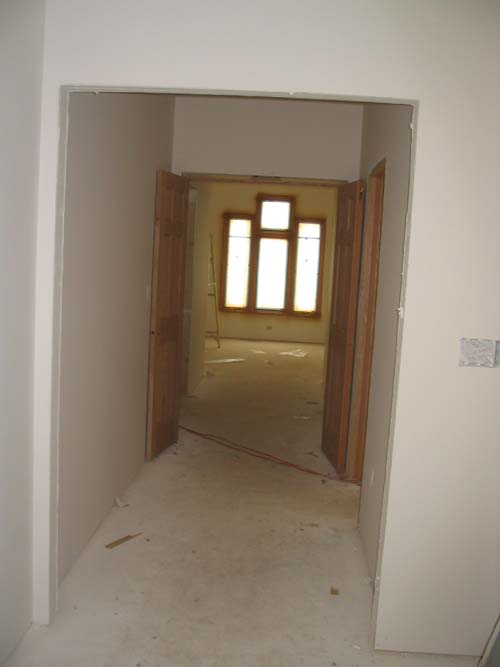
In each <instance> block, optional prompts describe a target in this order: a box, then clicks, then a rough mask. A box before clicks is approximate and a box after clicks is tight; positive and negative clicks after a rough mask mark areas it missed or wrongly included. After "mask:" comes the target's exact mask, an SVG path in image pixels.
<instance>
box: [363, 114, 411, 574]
mask: <svg viewBox="0 0 500 667" xmlns="http://www.w3.org/2000/svg"><path fill="white" fill-rule="evenodd" d="M411 120H412V108H411V107H408V106H406V107H404V106H400V105H386V104H383V105H382V104H367V105H366V106H365V113H364V122H363V147H362V153H361V177H362V178H364V179H365V181H368V177H369V174H370V172H371V171H372V169H373V168H374V167H375V166H376V165H377V164H378V163H379V162H380V161H381V160H383V159H384V158H385V160H386V173H385V188H384V209H383V222H382V234H381V239H380V261H379V280H378V290H377V314H376V318H375V335H374V341H373V357H372V375H371V383H370V401H369V409H368V423H367V433H366V449H365V460H364V468H363V486H362V489H361V508H360V517H359V518H360V529H361V536H362V538H363V543H364V546H365V550H366V554H367V558H368V565H369V568H370V574H371V575H372V577H373V579H375V572H376V565H377V554H378V545H379V535H380V519H381V516H382V501H383V495H384V483H385V468H386V463H387V449H388V445H389V432H390V425H391V407H392V398H393V383H394V373H395V366H396V346H397V342H398V324H399V316H398V313H397V310H396V309H397V308H398V306H399V303H400V298H401V273H402V270H403V250H404V241H405V231H406V211H407V206H408V187H409V170H410V157H411V156H410V149H411V130H410V123H411Z"/></svg>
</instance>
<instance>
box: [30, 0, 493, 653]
mask: <svg viewBox="0 0 500 667" xmlns="http://www.w3.org/2000/svg"><path fill="white" fill-rule="evenodd" d="M146 7H147V9H144V5H143V4H140V3H137V2H133V1H132V0H109V1H108V2H106V3H104V4H103V3H101V2H97V0H91V1H90V2H89V0H74V1H73V2H71V3H68V2H66V1H65V0H49V2H48V14H47V30H46V45H47V46H46V59H45V68H44V82H43V106H42V138H41V176H40V194H39V221H38V232H39V239H38V245H37V295H36V318H37V339H36V359H35V362H36V363H35V377H36V384H35V392H36V393H35V432H36V443H35V445H36V448H37V452H38V461H37V466H36V469H35V472H36V475H37V479H39V480H40V484H39V486H38V489H37V496H36V501H37V503H36V505H37V516H36V519H37V525H38V526H39V532H38V534H37V535H36V537H37V539H36V542H35V557H36V559H37V562H39V563H42V564H43V565H44V567H46V563H47V562H48V560H49V556H50V552H49V549H48V548H47V542H46V541H44V539H42V538H43V536H44V535H45V536H48V535H49V531H50V527H51V521H52V520H53V516H54V513H53V512H51V511H50V509H51V506H50V502H49V501H50V498H51V495H50V493H52V494H54V490H55V478H54V476H53V475H52V477H51V481H52V483H51V485H50V487H47V486H45V487H43V486H42V482H45V483H46V482H47V480H48V479H49V473H50V470H51V465H52V466H53V461H54V459H55V457H56V453H57V439H56V438H55V437H54V433H53V431H52V428H51V416H52V414H53V412H54V410H55V409H56V407H57V405H56V404H55V403H54V401H53V398H51V397H53V391H54V390H55V391H57V378H56V379H55V380H54V382H53V379H52V375H51V368H52V366H51V364H50V362H51V360H53V357H52V355H53V349H52V345H53V342H54V340H56V341H57V335H56V334H57V331H56V330H55V329H54V328H53V319H52V314H54V315H55V321H56V322H57V319H58V312H59V311H58V302H57V293H58V292H57V281H56V282H54V281H55V278H58V277H59V276H58V273H57V269H56V267H57V260H58V258H59V253H60V247H61V246H60V237H59V235H57V234H56V220H57V207H56V202H57V197H56V192H57V190H56V186H57V179H58V159H57V146H58V140H59V95H60V87H61V85H65V84H79V85H88V86H98V85H102V86H117V87H120V86H124V87H126V86H132V87H133V86H137V85H142V86H146V87H153V88H158V89H168V88H177V89H179V88H184V89H185V88H189V87H191V88H199V89H207V88H211V89H219V90H221V89H222V90H229V91H248V93H249V94H254V92H253V91H262V92H265V93H279V91H286V93H285V94H288V93H289V92H292V91H306V93H309V94H311V95H314V94H325V95H332V96H344V97H348V98H351V99H352V98H356V97H358V98H359V97H368V98H370V97H371V98H378V99H380V98H383V99H388V100H391V99H392V100H400V101H407V100H417V101H418V106H419V111H418V130H417V135H416V158H415V174H414V183H413V192H412V197H411V201H412V234H411V242H410V250H409V262H408V278H407V290H406V297H405V305H406V310H405V321H404V330H403V338H402V349H401V366H400V372H399V387H398V393H397V397H396V407H395V425H394V430H393V433H394V440H393V442H394V444H393V447H392V448H391V449H390V454H389V456H390V462H391V470H390V478H389V488H388V495H387V498H386V513H385V514H384V518H383V527H384V544H383V554H382V562H381V567H382V569H381V582H380V596H379V598H378V600H377V605H376V608H375V612H376V617H377V627H376V645H377V646H378V647H380V648H387V649H402V650H416V651H427V652H432V651H438V652H448V653H471V654H478V653H479V652H480V651H481V649H482V646H483V645H484V643H485V640H486V637H487V634H488V632H489V630H490V629H491V627H492V625H493V623H494V620H495V617H496V614H497V613H498V608H499V606H500V572H499V569H498V562H499V558H500V515H499V512H500V509H499V508H500V498H499V489H500V469H499V466H498V460H499V447H500V417H499V411H498V395H499V392H500V370H498V369H494V370H486V369H467V368H459V367H458V365H457V355H458V342H457V341H458V339H459V338H460V337H461V336H464V335H465V336H480V337H486V338H500V301H499V299H498V294H497V291H498V284H499V282H500V262H499V261H498V247H499V243H500V227H499V225H498V218H499V213H500V211H499V200H498V182H499V176H500V174H499V164H498V153H497V150H498V146H499V141H498V138H499V136H498V129H499V128H498V118H499V115H500V108H499V96H498V87H499V65H498V41H499V30H500V17H499V13H498V12H499V9H498V3H497V2H496V1H495V0H481V2H474V3H471V2H469V1H468V0H436V2H432V3H422V2H421V1H420V0H408V2H404V3H402V2H400V1H399V0H377V2H373V0H358V1H357V2H356V3H353V2H351V1H350V0H315V2H314V3H313V5H312V7H310V8H309V7H308V9H307V12H304V5H303V3H302V2H299V1H298V0H291V1H290V0H287V1H286V2H285V0H272V1H271V2H270V1H269V0H266V1H265V2H264V0H256V1H255V2H253V3H252V4H251V5H250V4H247V5H244V4H241V3H234V2H229V0H220V1H219V2H217V3H202V2H199V1H195V0H187V1H186V2H185V3H184V4H183V6H182V11H179V8H178V5H177V4H175V3H173V2H171V1H170V0H161V1H160V0H150V1H149V2H148V3H147V5H146ZM276 26H279V30H277V29H276ZM464 45H465V46H466V48H464ZM54 284H55V285H56V291H55V293H54ZM54 334H55V335H54ZM478 480H480V482H478ZM39 580H40V581H41V582H42V583H43V582H46V583H47V586H46V588H45V590H43V589H42V588H40V590H39V591H38V595H37V599H38V601H39V604H38V614H37V618H39V619H44V618H47V617H48V614H49V609H50V607H49V601H50V597H49V590H50V589H49V585H48V582H47V578H43V577H41V578H39Z"/></svg>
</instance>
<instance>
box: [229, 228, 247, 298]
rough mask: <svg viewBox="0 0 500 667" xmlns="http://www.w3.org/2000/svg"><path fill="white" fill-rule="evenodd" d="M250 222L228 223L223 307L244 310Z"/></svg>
mask: <svg viewBox="0 0 500 667" xmlns="http://www.w3.org/2000/svg"><path fill="white" fill-rule="evenodd" d="M250 235H251V221H250V220H238V219H233V220H230V221H229V238H228V245H227V273H226V295H225V305H226V306H227V307H228V308H245V307H246V305H247V299H248V271H249V265H250Z"/></svg>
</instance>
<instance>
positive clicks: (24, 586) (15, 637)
mask: <svg viewBox="0 0 500 667" xmlns="http://www.w3.org/2000/svg"><path fill="white" fill-rule="evenodd" d="M43 22H44V3H43V2H37V1H36V0H33V1H31V0H23V1H21V2H19V1H16V0H10V1H7V2H2V3H0V80H1V81H2V102H1V104H0V145H1V147H2V148H1V150H0V220H1V224H0V267H1V271H2V278H1V279H0V320H1V323H2V325H1V327H0V405H1V417H0V434H1V435H0V663H3V661H4V659H5V658H6V657H7V655H8V654H9V653H10V652H11V651H12V650H13V649H14V647H15V646H16V644H17V642H18V641H19V640H20V639H21V637H22V635H23V633H24V632H25V631H26V629H27V628H28V627H29V624H30V622H31V618H32V590H31V589H32V577H31V572H32V562H31V558H32V548H31V543H32V468H33V456H32V428H33V419H32V417H33V415H32V401H33V332H34V280H35V270H34V260H35V234H36V206H37V203H36V201H37V182H38V150H39V140H40V104H41V83H42V59H43ZM21 49H22V58H21V57H20V55H21V53H20V50H21Z"/></svg>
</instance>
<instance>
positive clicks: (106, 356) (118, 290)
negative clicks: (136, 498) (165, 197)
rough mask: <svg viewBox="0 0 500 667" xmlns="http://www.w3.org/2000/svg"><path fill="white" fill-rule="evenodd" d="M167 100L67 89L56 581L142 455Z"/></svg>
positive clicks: (169, 101) (167, 159)
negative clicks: (154, 245)
mask: <svg viewBox="0 0 500 667" xmlns="http://www.w3.org/2000/svg"><path fill="white" fill-rule="evenodd" d="M172 105H173V98H171V97H170V98H168V97H158V96H154V95H112V94H100V95H94V94H92V93H75V94H73V95H71V98H70V107H69V137H68V163H67V183H66V215H65V227H64V254H63V261H64V269H63V292H62V357H61V423H60V435H59V443H60V446H59V452H60V454H59V579H62V578H63V577H64V576H65V575H66V573H67V572H68V569H69V568H70V566H71V565H72V564H73V563H74V561H75V559H76V558H77V556H78V554H79V553H80V551H81V550H82V548H83V547H84V546H85V544H86V543H87V541H88V539H89V537H90V536H91V535H92V533H93V532H94V531H95V529H96V528H97V526H98V524H99V523H100V521H101V520H102V519H103V518H104V517H105V516H106V514H107V512H108V511H109V509H110V507H111V505H112V502H113V497H114V496H119V495H120V494H121V493H123V491H124V490H125V489H126V488H127V486H128V485H129V484H130V482H131V481H132V479H133V478H134V476H135V475H136V473H137V471H138V470H139V468H140V466H141V464H142V463H143V461H144V451H145V433H146V421H145V420H146V389H147V369H148V351H149V314H150V313H149V311H150V300H149V298H148V296H147V293H148V289H149V287H150V284H151V258H152V239H153V220H154V199H155V178H156V169H157V168H159V167H164V168H168V166H169V162H170V155H169V152H170V151H169V150H168V146H166V145H165V144H164V143H162V135H166V136H168V131H169V130H170V132H171V129H172V126H171V123H170V127H168V125H167V126H166V125H165V120H167V121H168V119H169V117H170V119H171V117H172V114H171V108H172Z"/></svg>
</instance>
